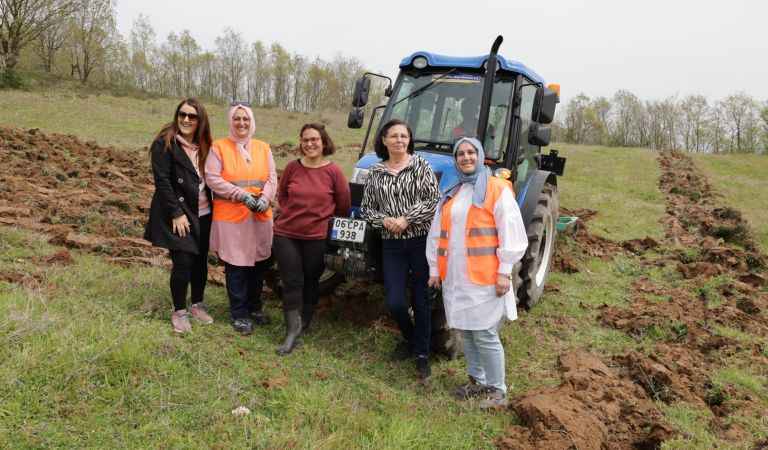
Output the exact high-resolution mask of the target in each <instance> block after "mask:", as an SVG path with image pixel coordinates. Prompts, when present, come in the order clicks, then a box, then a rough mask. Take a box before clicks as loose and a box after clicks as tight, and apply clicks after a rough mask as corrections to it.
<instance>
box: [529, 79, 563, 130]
mask: <svg viewBox="0 0 768 450" xmlns="http://www.w3.org/2000/svg"><path fill="white" fill-rule="evenodd" d="M558 102H559V99H558V98H557V92H555V91H553V90H551V89H549V88H545V87H543V86H539V88H538V89H536V101H535V102H534V103H533V117H532V119H533V120H534V121H536V122H539V123H543V124H547V123H552V121H553V120H555V107H556V106H557V103H558Z"/></svg>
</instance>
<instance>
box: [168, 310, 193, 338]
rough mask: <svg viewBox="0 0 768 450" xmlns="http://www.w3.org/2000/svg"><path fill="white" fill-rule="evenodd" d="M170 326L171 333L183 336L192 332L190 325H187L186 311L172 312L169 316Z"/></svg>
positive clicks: (187, 316) (187, 315) (187, 314)
mask: <svg viewBox="0 0 768 450" xmlns="http://www.w3.org/2000/svg"><path fill="white" fill-rule="evenodd" d="M171 324H172V325H173V331H175V332H176V333H180V334H184V333H189V332H190V331H192V325H191V324H190V323H189V313H188V312H187V310H186V309H180V310H178V311H174V312H173V314H171Z"/></svg>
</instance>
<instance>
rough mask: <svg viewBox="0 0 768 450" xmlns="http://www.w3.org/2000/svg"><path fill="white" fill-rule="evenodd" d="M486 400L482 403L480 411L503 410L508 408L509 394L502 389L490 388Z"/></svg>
mask: <svg viewBox="0 0 768 450" xmlns="http://www.w3.org/2000/svg"><path fill="white" fill-rule="evenodd" d="M488 389H489V391H488V392H487V394H486V396H485V398H484V399H483V400H481V401H480V409H485V410H488V409H501V408H506V407H507V404H508V403H507V394H505V393H504V392H502V391H501V390H500V389H496V388H492V387H489V388H488Z"/></svg>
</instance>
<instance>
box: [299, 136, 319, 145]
mask: <svg viewBox="0 0 768 450" xmlns="http://www.w3.org/2000/svg"><path fill="white" fill-rule="evenodd" d="M322 140H323V139H322V138H319V137H311V138H301V143H302V144H309V143H310V142H320V141H322Z"/></svg>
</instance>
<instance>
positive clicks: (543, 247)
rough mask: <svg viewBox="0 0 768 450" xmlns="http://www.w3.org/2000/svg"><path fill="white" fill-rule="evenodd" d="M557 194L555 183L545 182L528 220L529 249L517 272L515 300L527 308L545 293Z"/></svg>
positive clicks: (557, 206) (556, 211) (553, 236)
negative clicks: (529, 220)
mask: <svg viewBox="0 0 768 450" xmlns="http://www.w3.org/2000/svg"><path fill="white" fill-rule="evenodd" d="M558 214H559V198H558V194H557V186H556V185H554V184H550V183H547V184H545V185H544V189H543V190H542V192H541V194H540V195H539V200H538V202H537V204H536V209H535V210H534V212H533V218H532V219H531V223H530V224H528V228H527V230H526V231H527V234H528V249H527V250H526V251H525V255H524V256H523V259H522V260H521V261H520V264H519V267H520V269H519V271H518V272H517V274H516V282H517V283H516V287H517V298H518V302H519V303H520V304H521V305H523V306H525V307H526V308H528V309H530V308H532V307H533V306H534V305H535V304H536V303H538V301H539V299H540V298H541V295H542V294H543V293H544V283H545V282H546V281H547V276H548V275H549V270H550V268H551V266H552V259H553V257H554V253H555V238H556V237H557V217H558Z"/></svg>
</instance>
